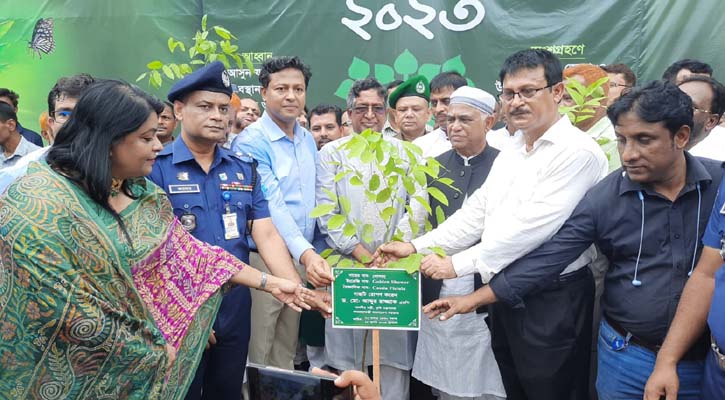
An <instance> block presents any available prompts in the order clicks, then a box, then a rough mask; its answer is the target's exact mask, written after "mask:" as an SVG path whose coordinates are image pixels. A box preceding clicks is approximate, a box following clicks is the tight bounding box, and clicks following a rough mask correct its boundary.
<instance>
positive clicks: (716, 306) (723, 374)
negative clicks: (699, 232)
mask: <svg viewBox="0 0 725 400" xmlns="http://www.w3.org/2000/svg"><path fill="white" fill-rule="evenodd" d="M702 242H703V244H704V245H705V246H708V247H712V248H715V249H720V255H721V256H723V259H724V260H725V179H723V181H722V183H720V189H719V190H718V194H717V200H715V207H713V209H712V214H711V215H710V222H709V223H708V225H707V229H706V230H705V234H704V235H703V237H702ZM707 324H708V326H709V327H710V332H711V347H710V351H709V352H708V354H707V358H706V360H705V372H704V374H703V377H702V393H701V395H702V398H703V399H706V400H710V399H724V398H725V268H723V267H722V266H721V267H720V269H718V270H717V272H716V273H715V291H714V293H713V296H712V303H711V305H710V314H709V315H708V317H707Z"/></svg>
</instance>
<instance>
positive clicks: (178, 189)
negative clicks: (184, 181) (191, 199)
mask: <svg viewBox="0 0 725 400" xmlns="http://www.w3.org/2000/svg"><path fill="white" fill-rule="evenodd" d="M180 193H201V190H200V189H199V185H198V184H195V183H194V184H189V185H169V194H180Z"/></svg>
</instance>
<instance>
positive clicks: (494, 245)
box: [412, 117, 607, 282]
mask: <svg viewBox="0 0 725 400" xmlns="http://www.w3.org/2000/svg"><path fill="white" fill-rule="evenodd" d="M606 174H607V158H606V157H605V155H604V153H603V152H602V150H601V149H600V148H599V146H598V145H597V143H596V142H594V141H593V140H592V139H591V138H590V137H589V136H587V135H585V134H583V132H582V131H580V130H579V129H577V128H575V127H574V126H573V125H572V124H571V122H569V119H568V118H567V117H562V118H559V121H557V122H556V123H555V124H554V125H552V126H551V127H550V128H549V129H548V130H547V131H546V132H545V133H544V134H543V135H542V136H541V137H540V138H539V139H538V140H536V141H535V142H534V145H533V148H532V150H531V151H529V152H527V151H526V145H525V144H524V143H523V142H522V144H521V146H519V147H511V148H508V149H504V150H503V151H502V152H501V153H500V154H499V156H498V157H497V158H496V161H495V162H494V163H493V167H492V168H491V172H490V174H489V176H488V178H487V179H486V182H484V184H483V186H481V188H480V189H478V190H476V191H475V192H474V193H473V195H472V196H471V198H470V199H468V201H467V202H466V203H465V204H464V205H463V207H461V209H460V210H458V211H457V212H456V213H454V214H453V215H452V216H451V217H450V218H448V219H447V220H446V221H445V222H444V223H443V224H441V225H440V226H438V228H437V229H435V230H433V231H431V232H428V233H427V234H425V235H423V236H421V237H419V238H417V239H414V240H413V241H412V243H413V245H414V246H415V248H416V249H418V251H423V250H425V249H428V248H430V247H433V246H440V247H442V248H443V249H444V250H445V251H446V252H447V253H448V254H454V255H453V268H454V270H455V272H456V274H457V275H458V276H463V275H468V274H472V273H475V272H479V273H480V274H481V278H482V280H483V282H488V281H489V280H491V278H492V277H493V276H494V275H496V274H497V273H498V272H500V271H501V270H503V269H504V268H506V267H507V266H508V265H509V264H510V263H512V262H513V261H515V260H516V259H518V258H520V257H522V256H523V255H525V254H527V253H529V252H530V251H532V250H534V249H536V248H537V247H539V246H540V245H541V244H542V243H544V242H545V241H547V240H549V239H550V238H551V237H552V236H553V235H554V234H555V233H556V232H557V231H558V230H559V228H560V227H561V226H562V225H563V224H564V222H565V221H566V219H567V218H568V217H569V215H570V214H571V213H572V211H573V210H574V207H575V206H576V205H577V203H579V201H580V200H581V198H582V197H583V196H584V194H585V193H586V191H587V190H588V189H589V188H591V187H592V186H594V184H596V183H597V182H598V181H599V180H601V179H602V178H604V176H606ZM478 240H480V243H478V244H476V245H475V246H473V244H474V243H476V242H477V241H478ZM471 246H473V247H471ZM594 255H595V254H592V250H588V251H586V252H585V253H584V254H582V256H580V257H579V258H578V259H577V260H576V261H574V263H572V264H571V265H569V266H568V267H567V268H566V270H564V272H563V273H569V272H572V271H576V270H578V269H579V268H581V267H583V266H585V265H586V264H588V263H589V262H591V260H592V259H593V257H594Z"/></svg>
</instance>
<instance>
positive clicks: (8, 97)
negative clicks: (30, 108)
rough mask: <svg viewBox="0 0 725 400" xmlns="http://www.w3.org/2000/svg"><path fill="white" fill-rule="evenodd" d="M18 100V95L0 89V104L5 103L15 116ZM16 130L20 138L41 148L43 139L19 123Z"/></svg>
mask: <svg viewBox="0 0 725 400" xmlns="http://www.w3.org/2000/svg"><path fill="white" fill-rule="evenodd" d="M19 99H20V95H19V94H17V93H15V92H13V91H12V90H10V89H7V88H0V102H2V103H5V104H7V105H9V106H10V107H12V109H13V111H15V114H16V115H17V113H18V100H19ZM16 122H17V121H16ZM17 130H18V132H19V133H20V135H21V136H23V137H24V138H25V139H26V140H28V141H29V142H30V143H32V144H34V145H36V146H38V147H43V139H42V138H41V137H40V135H38V134H37V133H36V132H34V131H31V130H30V129H27V128H23V126H22V125H20V122H17Z"/></svg>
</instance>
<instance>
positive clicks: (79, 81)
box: [0, 74, 95, 193]
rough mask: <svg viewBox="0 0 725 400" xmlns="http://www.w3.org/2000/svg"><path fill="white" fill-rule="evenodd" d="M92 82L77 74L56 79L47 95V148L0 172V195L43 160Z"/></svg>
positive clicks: (89, 78) (90, 79) (29, 154)
mask: <svg viewBox="0 0 725 400" xmlns="http://www.w3.org/2000/svg"><path fill="white" fill-rule="evenodd" d="M94 82H95V79H94V78H93V77H92V76H90V75H88V74H78V75H73V76H67V77H62V78H60V79H58V81H57V82H56V83H55V85H54V86H53V88H52V89H51V90H50V92H49V93H48V132H49V138H48V139H49V143H48V144H49V146H47V147H44V148H42V149H37V150H35V151H33V152H31V153H28V154H27V155H26V156H25V157H23V158H22V159H20V161H18V163H17V164H15V165H14V166H12V167H10V168H5V169H3V170H2V171H0V193H2V192H4V191H5V189H6V188H7V187H8V186H9V185H10V184H11V183H12V182H14V181H15V179H17V178H18V177H20V176H22V175H25V172H26V171H27V169H28V164H30V162H32V161H38V160H41V159H44V158H45V154H46V153H47V152H48V149H49V148H50V146H52V145H53V140H54V139H55V135H56V134H57V133H58V131H59V130H60V128H61V127H63V125H64V124H65V123H66V121H68V118H70V115H71V113H72V112H73V109H74V108H75V106H76V103H77V102H78V99H79V98H80V97H81V94H82V93H83V92H84V91H85V90H86V88H88V87H89V86H90V85H91V84H92V83H94Z"/></svg>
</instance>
